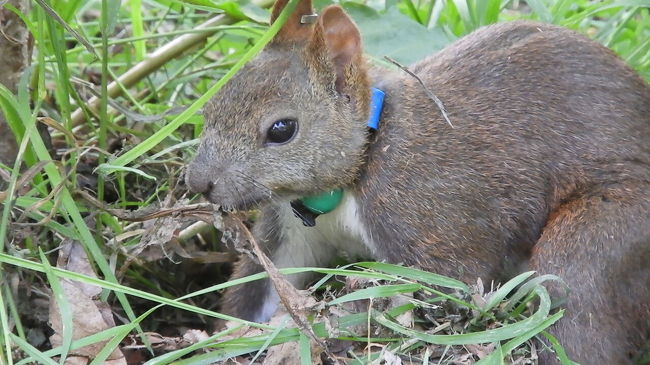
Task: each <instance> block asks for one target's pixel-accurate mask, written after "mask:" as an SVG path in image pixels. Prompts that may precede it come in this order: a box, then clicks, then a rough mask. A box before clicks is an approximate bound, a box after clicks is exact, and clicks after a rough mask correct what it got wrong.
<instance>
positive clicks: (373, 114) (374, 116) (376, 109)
mask: <svg viewBox="0 0 650 365" xmlns="http://www.w3.org/2000/svg"><path fill="white" fill-rule="evenodd" d="M371 92H372V95H371V96H370V116H368V128H370V129H372V130H375V131H376V130H377V129H379V117H381V110H382V108H383V107H384V95H385V93H384V92H383V91H381V90H379V89H377V88H374V87H373V88H372V89H371Z"/></svg>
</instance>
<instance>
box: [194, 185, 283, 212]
mask: <svg viewBox="0 0 650 365" xmlns="http://www.w3.org/2000/svg"><path fill="white" fill-rule="evenodd" d="M203 195H204V196H205V198H206V199H207V200H208V201H209V202H211V203H213V204H216V205H219V206H220V207H221V209H222V210H225V211H247V210H252V209H258V208H260V207H262V206H263V205H264V204H265V203H266V202H268V201H270V200H271V192H270V191H267V192H262V191H247V192H243V191H233V192H231V193H230V194H224V195H221V194H218V193H217V192H216V191H215V190H210V191H207V192H205V193H204V194H203Z"/></svg>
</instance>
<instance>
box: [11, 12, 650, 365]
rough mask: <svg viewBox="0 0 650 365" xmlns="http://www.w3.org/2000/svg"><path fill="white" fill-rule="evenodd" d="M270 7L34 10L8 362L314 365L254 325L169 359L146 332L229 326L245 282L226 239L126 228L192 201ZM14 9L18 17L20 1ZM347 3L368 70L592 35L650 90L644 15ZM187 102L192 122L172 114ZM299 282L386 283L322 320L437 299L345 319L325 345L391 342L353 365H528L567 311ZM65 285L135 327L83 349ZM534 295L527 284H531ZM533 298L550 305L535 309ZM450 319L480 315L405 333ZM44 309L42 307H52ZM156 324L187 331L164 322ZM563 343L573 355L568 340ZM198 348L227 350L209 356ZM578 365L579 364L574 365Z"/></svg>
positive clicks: (20, 98)
mask: <svg viewBox="0 0 650 365" xmlns="http://www.w3.org/2000/svg"><path fill="white" fill-rule="evenodd" d="M327 3H329V1H327V0H323V1H318V2H317V5H318V6H319V7H322V6H324V5H325V4H327ZM269 5H270V3H269V1H261V2H251V1H247V2H244V1H240V2H235V1H231V2H227V1H211V0H192V1H178V0H130V1H123V2H118V1H111V0H101V1H99V0H56V1H53V0H50V1H48V0H37V1H35V2H34V3H33V6H32V11H31V12H30V13H29V14H19V15H20V16H21V18H22V19H23V21H24V22H25V25H26V27H27V28H28V29H29V31H30V33H31V35H32V37H33V39H34V52H33V57H32V60H31V67H30V68H28V69H27V71H26V72H25V74H24V75H23V77H22V78H21V79H20V81H19V85H18V87H17V90H18V92H17V93H12V92H11V91H10V90H9V89H7V88H5V87H1V86H0V106H1V107H2V110H3V112H4V115H5V116H6V119H7V121H8V123H9V125H10V127H11V130H12V131H13V133H14V135H15V136H16V139H17V140H18V142H19V144H20V150H19V151H18V158H17V160H16V163H15V164H14V165H13V166H2V170H3V171H4V172H5V174H3V176H6V177H7V180H8V182H7V184H6V186H5V190H4V192H3V194H2V202H3V213H2V217H1V219H0V250H1V252H0V263H2V270H0V280H1V281H2V290H0V323H1V324H2V335H1V336H0V343H1V344H2V346H1V347H0V348H1V349H2V350H1V351H0V363H7V364H12V363H27V362H28V361H30V360H29V359H31V361H36V362H39V363H56V362H62V361H64V358H65V357H66V354H70V353H74V352H75V349H77V348H79V347H81V346H83V345H88V344H98V349H97V351H96V352H95V360H94V362H95V363H100V362H101V361H102V359H105V358H108V357H109V356H110V355H111V353H112V351H113V349H115V348H117V347H120V344H121V347H123V345H124V343H126V342H127V341H131V340H133V341H136V340H137V341H139V342H138V343H140V344H141V345H142V346H143V347H144V348H149V349H154V350H156V351H155V355H151V354H149V353H148V352H147V351H146V350H145V351H142V353H145V354H147V355H146V360H147V361H148V363H150V364H163V363H169V362H171V361H178V363H192V362H201V361H203V362H205V361H218V360H219V359H226V358H229V357H234V356H240V355H242V354H246V353H251V352H253V353H255V352H259V353H260V354H261V351H260V350H261V349H266V348H268V347H269V346H272V345H275V344H278V343H283V342H296V343H298V348H299V353H300V354H301V358H302V361H303V363H309V362H310V361H309V357H310V356H311V352H310V351H309V346H310V342H309V339H308V338H307V336H305V335H304V334H301V333H300V331H298V330H297V329H293V328H282V326H277V327H273V326H269V325H259V324H253V323H242V325H245V326H251V327H254V328H260V329H262V330H264V331H263V332H260V333H259V334H258V335H257V336H254V337H251V338H229V337H228V336H231V335H232V333H233V332H234V331H236V330H237V329H231V330H229V331H225V332H222V333H217V334H214V335H211V336H207V337H205V338H201V339H200V340H197V341H195V342H194V343H193V344H192V345H191V346H189V347H186V348H178V349H174V350H173V351H169V352H166V353H165V352H164V351H161V350H159V349H158V348H157V347H156V346H157V345H156V343H152V338H151V336H150V335H149V334H146V333H145V332H148V331H163V330H169V329H170V328H171V329H179V328H181V327H184V326H185V327H189V328H207V327H209V326H208V321H209V319H210V318H225V317H224V316H223V315H222V314H220V313H219V312H217V311H216V310H215V309H216V308H214V302H215V301H216V298H217V297H218V291H219V290H221V289H223V288H225V287H227V286H230V285H235V284H237V282H226V283H220V282H219V280H222V279H223V278H224V277H225V274H224V270H225V269H224V268H223V265H218V264H215V263H211V262H214V260H217V261H218V260H221V261H218V262H222V261H226V260H225V259H224V258H225V257H227V252H224V249H223V247H221V245H220V244H219V243H218V242H219V240H218V237H217V236H216V235H217V234H218V233H215V232H204V233H203V235H202V237H207V238H210V237H211V238H212V239H206V240H205V241H202V240H201V239H197V238H196V236H195V235H194V236H192V235H189V234H188V236H184V235H183V234H184V232H185V230H184V227H181V226H178V227H175V228H177V230H176V231H174V230H171V232H167V233H164V232H166V231H165V230H164V228H165V227H166V226H167V227H169V226H172V225H173V220H164V218H159V219H158V220H150V221H149V222H147V223H142V222H138V221H134V220H132V219H127V218H128V213H129V212H131V213H132V211H133V209H137V208H141V209H145V210H146V209H150V210H156V207H159V206H161V207H168V208H170V209H179V206H182V205H183V204H188V202H187V201H185V200H184V199H185V196H184V195H183V194H184V192H183V187H182V184H179V178H180V174H181V171H182V168H183V165H184V164H185V163H186V162H187V161H189V160H190V158H191V155H192V153H193V152H192V149H193V146H195V145H196V141H195V139H196V138H197V137H198V136H199V134H200V131H201V129H202V125H203V120H202V117H201V115H200V113H199V112H200V109H201V107H202V106H203V105H204V104H205V102H207V100H209V98H210V97H211V96H212V95H214V94H215V93H216V92H218V90H219V89H220V87H221V86H223V85H224V84H225V83H226V82H227V80H228V79H229V78H230V77H231V76H232V75H233V74H234V73H235V72H237V70H238V69H239V68H240V67H241V66H242V65H243V64H244V63H245V62H246V61H247V60H249V59H250V58H251V57H253V56H254V55H255V54H256V53H257V52H258V51H259V50H260V49H261V48H262V47H263V46H264V44H265V43H266V42H268V41H269V40H270V39H271V37H272V35H273V34H274V32H275V31H277V27H271V28H268V27H267V26H266V23H265V21H266V20H268V11H266V10H264V9H265V8H266V7H268V6H269ZM3 6H4V7H5V8H6V9H8V10H10V11H14V12H17V10H16V9H15V8H13V7H12V6H11V5H10V4H4V5H3ZM344 6H345V7H346V9H347V10H348V11H349V12H350V13H351V14H352V15H353V16H354V17H355V20H356V21H357V23H358V24H359V26H360V28H361V30H362V33H363V35H364V41H365V44H366V47H367V50H368V53H369V54H368V56H369V57H370V58H371V59H381V58H382V57H383V56H384V55H390V56H391V57H393V58H396V59H397V60H398V61H401V62H404V63H408V62H411V61H414V60H415V59H417V58H419V57H421V56H423V54H421V53H418V52H416V51H409V50H416V49H417V50H419V51H421V52H426V53H431V52H434V51H435V50H436V49H439V48H441V47H442V46H444V45H445V44H448V43H449V42H451V41H453V40H454V39H456V38H458V37H461V36H463V35H465V34H467V33H469V32H471V31H473V30H474V29H476V28H478V27H480V26H482V25H487V24H491V23H495V22H500V21H508V20H513V19H520V18H524V19H537V20H541V21H544V22H549V23H555V24H560V25H563V26H566V27H569V28H572V29H575V30H577V31H579V32H582V33H584V34H586V35H588V36H590V37H592V38H594V39H596V40H597V41H599V42H601V43H602V44H604V45H606V46H608V47H610V48H611V49H613V50H614V51H615V52H617V53H618V54H619V55H620V56H621V57H622V58H623V59H625V60H626V61H627V62H628V63H629V64H630V65H631V66H632V67H634V68H635V69H636V70H637V71H638V72H639V73H640V74H641V75H642V76H643V77H644V78H645V79H646V80H650V9H649V5H648V3H647V1H642V0H636V1H635V0H619V1H587V0H578V1H566V0H536V1H532V0H531V1H527V2H520V1H500V0H465V1H463V0H453V1H452V0H448V1H431V0H422V1H411V0H400V1H386V2H384V1H379V0H377V1H368V2H367V4H360V3H345V4H344ZM377 19H379V21H381V22H383V24H387V25H392V26H393V27H394V29H397V31H396V35H395V37H396V41H397V42H398V43H397V44H399V45H400V47H403V49H399V50H397V51H396V49H397V48H396V47H395V43H391V42H390V40H387V39H385V38H383V34H382V33H381V32H377V31H376V27H375V26H374V25H373V24H376V23H373V22H375V21H377ZM407 35H408V37H407ZM422 44H428V45H430V48H427V47H429V46H427V47H422V46H420V45H422ZM181 106H187V108H185V109H182V108H181V109H180V110H179V109H178V108H176V107H181ZM38 123H41V124H46V125H47V126H48V129H49V134H50V136H49V137H51V141H49V140H48V138H44V137H43V135H42V134H41V133H39V132H38V129H37V128H36V125H37V124H38ZM81 190H88V191H90V193H91V195H93V196H95V197H96V198H97V199H98V200H99V201H100V202H102V203H104V204H106V205H107V206H108V207H110V208H113V209H126V211H123V212H122V213H124V214H122V215H117V214H114V213H115V212H113V213H111V212H108V211H102V210H98V209H97V208H96V207H95V206H94V205H93V204H91V202H90V201H88V200H87V199H84V198H83V197H82V195H81V194H80V193H79V192H80V191H81ZM183 219H184V222H188V221H189V218H187V217H185V218H183ZM183 219H181V218H178V219H176V221H183ZM170 222H172V223H170ZM161 232H163V233H161ZM179 232H180V233H179ZM69 242H78V243H79V244H81V245H82V247H83V248H84V252H86V254H87V257H88V258H87V261H88V262H89V264H90V267H91V268H92V270H90V271H86V272H82V273H80V272H79V271H78V270H76V269H75V268H74V267H68V266H66V265H64V264H63V263H60V262H57V257H58V256H59V254H60V251H61V248H60V247H61V246H63V245H64V244H67V243H69ZM181 243H182V245H181ZM179 247H182V249H181V248H179ZM209 260H212V261H209ZM181 261H183V262H181ZM177 262H181V263H178V264H177ZM205 262H207V263H205ZM66 268H69V269H66ZM302 270H308V271H315V272H319V273H322V274H325V275H326V276H327V277H331V276H333V275H337V276H338V277H363V278H365V279H366V280H369V281H370V282H371V283H372V284H368V286H367V287H364V288H359V289H358V290H356V291H354V292H352V293H338V292H330V291H328V290H325V291H324V292H323V289H322V288H323V287H325V286H332V285H333V284H331V282H329V284H325V281H319V283H317V285H316V287H315V288H314V290H317V288H320V289H318V290H319V291H320V292H321V295H322V299H321V300H322V301H323V302H324V303H325V306H326V308H337V307H339V306H344V305H345V304H346V303H348V304H349V303H350V302H349V301H351V300H364V299H369V298H374V299H372V300H373V301H381V300H383V299H381V298H385V297H396V296H397V297H404V298H411V295H412V293H424V294H422V295H424V297H423V298H417V295H416V298H417V299H408V300H407V303H406V304H402V305H397V306H395V307H393V308H390V309H388V310H387V311H386V312H385V313H380V312H378V311H376V310H370V311H369V312H367V313H358V314H353V313H348V314H345V315H341V316H340V318H338V320H337V321H338V322H337V323H338V326H339V332H338V334H330V333H328V331H327V329H326V326H325V325H324V324H323V323H322V322H318V321H316V322H314V331H315V332H316V333H317V334H319V335H320V336H323V337H340V338H343V339H346V340H351V341H353V342H354V343H356V344H357V347H356V348H357V349H359V348H362V347H363V345H364V344H369V343H378V344H381V347H379V350H372V351H368V352H366V351H357V352H355V356H357V360H356V361H357V362H358V363H365V362H368V361H371V360H372V359H378V358H382V357H383V358H385V357H386V356H388V353H396V354H400V355H404V356H412V357H414V358H416V359H420V361H425V360H423V359H424V358H425V357H426V356H425V354H431V353H433V352H435V351H438V349H440V348H442V349H443V351H444V352H443V353H444V354H446V355H443V356H442V358H443V359H449V358H452V357H453V356H462V354H461V353H460V352H459V350H458V349H460V348H463V346H460V345H466V344H470V343H475V344H485V343H498V346H495V347H493V348H491V350H492V352H490V355H488V356H487V357H485V358H483V359H481V362H482V363H489V364H491V363H501V361H503V360H504V359H506V360H507V359H511V358H512V356H527V355H526V354H522V352H526V351H531V349H532V348H533V347H534V346H533V347H531V345H530V344H531V342H530V339H531V338H532V337H534V336H536V335H538V334H540V333H542V334H544V329H545V328H547V327H548V326H550V325H551V324H552V323H553V322H555V321H557V320H558V319H559V318H560V317H561V314H562V312H557V313H555V314H552V312H550V299H549V298H548V293H547V292H546V290H545V289H544V287H543V286H542V285H541V284H542V283H543V282H544V280H548V279H554V278H549V277H541V278H536V279H532V280H531V277H530V276H526V275H524V276H520V277H517V278H515V279H513V281H511V282H509V283H506V284H504V285H503V286H502V287H501V288H500V289H498V290H497V291H495V292H494V293H493V294H491V295H490V296H487V295H485V294H484V295H483V296H481V295H478V296H477V294H480V293H477V292H476V290H475V289H472V288H470V287H468V286H466V285H465V284H462V283H457V282H455V281H453V280H450V279H444V278H440V277H437V276H435V275H432V274H430V273H424V272H420V271H418V270H411V269H405V268H401V267H397V266H392V265H385V264H377V263H374V264H372V263H362V264H359V265H356V266H350V267H349V268H340V269H309V268H308V269H286V270H284V272H286V273H291V272H292V273H295V272H300V271H302ZM94 273H97V274H94ZM262 277H264V275H263V274H260V275H256V276H254V277H251V278H248V279H246V280H255V279H259V278H262ZM210 278H214V279H213V280H210ZM69 280H74V281H75V282H77V283H82V284H85V285H91V286H95V287H99V288H101V292H100V293H99V294H98V298H94V299H96V300H95V301H94V302H93V301H92V300H89V302H91V303H108V304H109V306H110V307H111V308H112V310H113V311H114V313H115V315H116V317H117V318H118V319H119V320H120V321H121V322H119V323H118V324H117V325H110V324H105V327H103V328H102V329H101V330H99V331H98V332H96V333H88V334H84V335H83V336H80V337H78V334H79V333H80V329H79V327H80V326H82V325H83V323H82V322H83V321H81V322H80V321H78V320H75V318H74V315H73V314H72V313H76V312H75V310H76V307H75V305H76V303H75V302H74V301H72V302H71V300H70V299H74V298H71V297H70V296H69V294H66V293H68V292H67V290H71V289H70V288H69V286H68V285H70V284H69V283H70V281H69ZM524 282H529V283H530V284H524V285H522V286H518V285H519V284H522V283H524ZM438 286H442V287H452V288H453V290H455V291H456V292H455V293H456V294H455V295H453V296H450V295H449V294H445V293H441V292H439V291H437V290H438V289H436V288H437V287H438ZM517 288H519V289H517ZM473 290H474V291H473ZM333 293H335V294H333ZM472 293H473V294H475V295H474V297H472V296H471V294H472ZM425 294H426V295H425ZM418 295H420V294H418ZM479 297H481V298H483V299H484V300H479ZM50 298H56V299H57V303H58V305H59V308H60V311H59V312H54V314H51V315H45V317H43V315H42V313H41V316H40V317H39V316H37V315H36V314H37V313H35V311H37V310H39V306H38V305H37V304H35V303H40V302H42V301H43V300H45V301H48V300H49V299H50ZM521 300H523V304H522V302H520V301H521ZM532 302H537V303H538V305H537V306H529V305H527V304H526V303H532ZM443 303H444V305H443ZM449 306H451V307H453V308H456V309H454V310H458V309H457V308H461V307H462V308H465V309H464V310H461V312H462V313H472V316H471V318H469V315H468V318H467V319H466V320H464V321H458V322H454V321H453V320H451V319H449V318H457V316H458V314H457V313H456V312H454V313H446V314H444V315H443V316H442V317H441V318H443V322H444V321H446V322H445V323H447V325H448V326H449V327H448V328H447V329H446V330H445V331H447V332H445V333H444V334H441V333H432V330H431V329H429V330H426V329H423V328H426V326H427V324H426V323H422V324H420V326H416V327H409V326H405V325H404V324H401V323H399V322H397V321H396V320H395V318H398V317H400V316H401V315H404V314H407V313H412V312H414V311H415V312H417V313H426V312H427V311H435V310H434V309H435V308H447V307H449ZM534 308H536V309H534ZM40 310H45V311H46V310H47V305H45V308H40ZM331 310H332V311H333V309H331ZM533 310H534V311H533ZM463 311H465V312H463ZM46 312H47V311H46ZM452 312H453V311H452ZM57 313H61V321H62V330H61V333H60V335H61V341H60V344H59V345H56V346H52V344H51V343H50V342H49V341H48V340H47V337H48V336H49V335H50V334H51V332H50V331H49V330H48V327H47V326H46V324H45V320H44V319H43V318H49V319H50V320H51V316H55V315H57ZM450 316H451V317H450ZM461 317H462V316H461ZM38 318H40V320H39V319H38ZM160 318H168V319H169V321H174V320H175V322H173V323H171V324H162V323H161V321H160ZM445 318H447V320H444V319H445ZM368 321H371V322H372V324H373V326H376V327H377V328H380V329H381V330H378V331H379V332H380V333H381V334H382V336H381V337H380V338H369V337H363V336H359V335H357V334H355V331H354V329H355V328H358V327H359V326H363V325H364V324H366V323H368ZM429 325H430V323H429ZM490 326H491V327H490ZM488 328H489V329H490V330H489V331H488ZM494 328H496V329H494ZM492 329H494V331H496V334H495V333H494V331H492ZM461 332H462V333H461ZM138 334H139V336H140V337H132V336H134V335H136V336H137V335H138ZM545 336H550V335H548V334H545ZM549 338H550V339H551V341H550V342H551V343H552V344H554V347H555V348H556V350H558V353H560V354H561V353H562V350H561V344H557V341H553V340H552V338H551V337H549ZM224 339H225V340H224ZM437 346H438V347H437ZM439 346H442V347H439ZM200 349H211V350H214V351H211V352H207V353H202V352H200V351H196V350H200ZM195 351H196V352H195ZM445 361H446V360H445ZM569 361H570V360H569V359H566V357H565V358H564V361H563V363H569Z"/></svg>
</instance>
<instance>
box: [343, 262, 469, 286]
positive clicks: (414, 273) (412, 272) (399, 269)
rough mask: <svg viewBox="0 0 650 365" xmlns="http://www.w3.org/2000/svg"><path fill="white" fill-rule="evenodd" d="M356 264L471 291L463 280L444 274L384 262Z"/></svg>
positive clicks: (432, 283) (430, 283)
mask: <svg viewBox="0 0 650 365" xmlns="http://www.w3.org/2000/svg"><path fill="white" fill-rule="evenodd" d="M354 265H355V266H359V267H363V268H366V269H372V270H377V271H380V272H383V273H386V274H391V275H399V276H402V277H405V278H408V279H411V280H417V281H421V282H424V283H427V284H428V285H436V286H442V287H445V288H450V289H458V290H461V291H463V292H469V287H468V286H467V285H466V284H465V283H463V282H462V281H459V280H455V279H451V278H448V277H445V276H442V275H438V274H434V273H430V272H427V271H423V270H418V269H414V268H410V267H404V266H400V265H394V264H387V263H383V262H358V263H356V264H354Z"/></svg>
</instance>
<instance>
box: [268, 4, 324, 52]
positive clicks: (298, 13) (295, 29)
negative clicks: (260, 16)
mask: <svg viewBox="0 0 650 365" xmlns="http://www.w3.org/2000/svg"><path fill="white" fill-rule="evenodd" d="M288 2H289V0H277V1H276V2H275V4H274V5H273V11H272V12H271V24H273V23H275V21H276V19H278V16H280V13H281V12H282V10H283V9H284V7H285V6H287V3H288ZM312 14H314V8H313V6H312V3H311V0H299V1H298V5H296V9H295V10H294V11H293V13H292V14H291V15H289V18H288V19H287V21H286V22H285V23H284V25H282V28H281V29H280V30H279V31H278V33H277V34H276V35H275V37H274V38H273V42H299V41H306V40H308V39H309V37H310V36H311V34H312V28H313V27H312V24H309V23H301V21H300V20H301V18H302V16H303V15H312Z"/></svg>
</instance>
